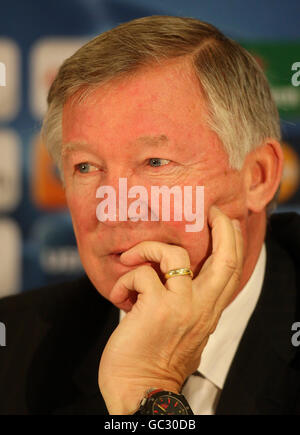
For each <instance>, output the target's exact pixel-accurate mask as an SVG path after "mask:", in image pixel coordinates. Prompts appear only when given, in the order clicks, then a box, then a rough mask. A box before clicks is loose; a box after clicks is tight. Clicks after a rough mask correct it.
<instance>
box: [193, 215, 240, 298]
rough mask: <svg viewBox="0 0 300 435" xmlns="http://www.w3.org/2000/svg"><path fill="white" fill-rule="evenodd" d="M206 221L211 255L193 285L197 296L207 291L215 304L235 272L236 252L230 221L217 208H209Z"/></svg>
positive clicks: (233, 232)
mask: <svg viewBox="0 0 300 435" xmlns="http://www.w3.org/2000/svg"><path fill="white" fill-rule="evenodd" d="M208 221H209V225H210V226H211V228H212V231H211V233H212V254H211V256H210V257H209V258H208V259H207V260H206V262H205V263H204V265H203V267H202V269H201V271H200V273H199V275H198V276H197V277H196V278H195V279H194V281H193V283H194V286H195V287H196V289H197V290H198V291H199V294H201V292H207V289H209V296H210V299H211V301H214V302H215V301H216V300H217V298H218V296H219V295H220V293H221V292H222V291H223V290H224V288H225V287H226V285H227V284H228V282H229V280H230V278H231V276H232V274H233V273H234V271H235V270H236V267H237V252H236V241H235V230H234V227H233V224H232V221H231V219H229V217H228V216H226V215H225V214H224V213H223V212H221V210H219V209H218V208H216V207H211V208H210V210H209V215H208ZM205 289H206V290H205Z"/></svg>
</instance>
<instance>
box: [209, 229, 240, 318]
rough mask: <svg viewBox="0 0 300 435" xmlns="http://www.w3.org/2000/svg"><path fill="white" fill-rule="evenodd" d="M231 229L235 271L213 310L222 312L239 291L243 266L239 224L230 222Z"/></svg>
mask: <svg viewBox="0 0 300 435" xmlns="http://www.w3.org/2000/svg"><path fill="white" fill-rule="evenodd" d="M232 224H233V229H234V232H235V248H236V270H235V271H234V273H233V274H232V276H231V278H230V280H229V281H228V283H227V286H226V287H225V289H224V292H222V293H221V295H220V296H219V298H218V300H217V302H216V306H215V309H216V310H223V309H224V308H225V307H226V306H227V305H228V304H229V303H230V302H231V301H232V299H233V298H234V297H235V296H236V295H237V293H238V291H239V284H240V280H241V276H242V271H243V265H244V240H243V235H242V231H241V228H240V225H239V222H238V221H236V220H233V221H232Z"/></svg>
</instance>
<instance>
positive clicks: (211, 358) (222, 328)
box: [198, 243, 266, 389]
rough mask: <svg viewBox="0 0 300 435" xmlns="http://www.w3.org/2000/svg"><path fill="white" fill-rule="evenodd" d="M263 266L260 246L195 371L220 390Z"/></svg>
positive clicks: (254, 298)
mask: <svg viewBox="0 0 300 435" xmlns="http://www.w3.org/2000/svg"><path fill="white" fill-rule="evenodd" d="M265 267H266V247H265V243H264V244H263V246H262V248H261V251H260V254H259V258H258V260H257V263H256V266H255V268H254V271H253V273H252V275H251V277H250V279H249V280H248V282H247V283H246V285H245V286H244V287H243V289H242V290H241V291H240V292H239V294H238V295H237V296H236V298H235V299H234V300H233V301H232V302H231V303H230V304H229V305H228V307H226V308H225V310H224V311H223V313H222V315H221V317H220V320H219V322H218V324H217V327H216V329H215V331H214V332H213V333H212V334H211V336H210V337H209V339H208V342H207V345H206V346H205V348H204V351H203V353H202V356H201V362H200V366H199V368H198V370H199V372H200V373H201V374H202V375H203V376H205V377H206V378H207V379H208V380H210V381H211V382H213V383H214V384H215V385H216V386H217V387H219V388H221V389H222V388H223V385H224V383H225V379H226V376H227V373H228V370H229V368H230V365H231V362H232V360H233V358H234V355H235V353H236V350H237V347H238V345H239V342H240V340H241V338H242V335H243V333H244V330H245V329H246V326H247V324H248V322H249V319H250V317H251V315H252V313H253V311H254V308H255V306H256V304H257V301H258V298H259V296H260V293H261V290H262V285H263V280H264V275H265Z"/></svg>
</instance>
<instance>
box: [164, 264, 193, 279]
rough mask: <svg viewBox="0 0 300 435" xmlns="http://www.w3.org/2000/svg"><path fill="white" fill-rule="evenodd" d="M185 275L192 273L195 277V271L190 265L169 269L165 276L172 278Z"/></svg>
mask: <svg viewBox="0 0 300 435" xmlns="http://www.w3.org/2000/svg"><path fill="white" fill-rule="evenodd" d="M184 275H190V277H191V278H192V279H193V272H192V271H191V269H189V268H188V267H183V268H181V269H172V270H169V272H167V273H166V274H165V278H166V279H169V278H172V277H173V276H184Z"/></svg>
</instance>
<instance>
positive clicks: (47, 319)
mask: <svg viewBox="0 0 300 435" xmlns="http://www.w3.org/2000/svg"><path fill="white" fill-rule="evenodd" d="M266 247H267V266H266V275H265V280H264V284H263V289H262V293H261V296H260V298H259V301H258V304H257V306H256V308H255V310H254V313H253V315H252V316H251V318H250V320H249V323H248V325H247V328H246V330H245V333H244V335H243V337H242V340H241V342H240V345H239V347H238V350H237V353H236V355H235V358H234V360H233V362H232V365H231V368H230V371H229V373H228V376H227V379H226V382H225V385H224V389H223V391H222V394H221V397H220V401H219V404H218V407H217V414H300V352H299V349H300V348H298V347H295V346H293V345H292V343H291V337H292V335H293V333H294V332H292V331H291V327H292V324H293V323H294V322H296V321H300V310H299V305H300V304H299V294H300V292H299V291H300V288H299V287H300V285H299V274H300V267H299V255H298V252H299V248H300V216H299V215H297V214H295V213H285V214H275V215H273V216H272V218H271V222H270V224H269V227H268V232H267V236H266ZM0 321H2V322H4V323H5V325H6V332H7V342H6V347H0V413H1V414H106V413H107V409H106V407H105V403H104V401H103V399H102V397H101V394H100V392H99V388H98V382H97V375H98V366H99V361H100V357H101V353H102V350H103V349H104V346H105V344H106V342H107V340H108V338H109V336H110V335H111V333H112V331H113V330H114V329H115V327H116V326H117V325H118V321H119V312H118V310H117V309H116V308H115V307H114V306H113V305H112V304H110V303H109V302H108V301H107V300H105V299H104V298H103V297H102V296H100V295H99V293H98V292H97V291H96V290H95V289H94V287H93V286H92V285H91V283H90V281H89V280H88V278H87V277H86V276H84V277H83V278H81V279H79V280H77V281H74V282H68V283H65V284H60V285H56V286H49V287H47V288H43V289H39V290H33V291H27V292H24V293H22V294H20V295H18V296H12V297H8V298H4V299H2V300H1V301H0Z"/></svg>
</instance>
